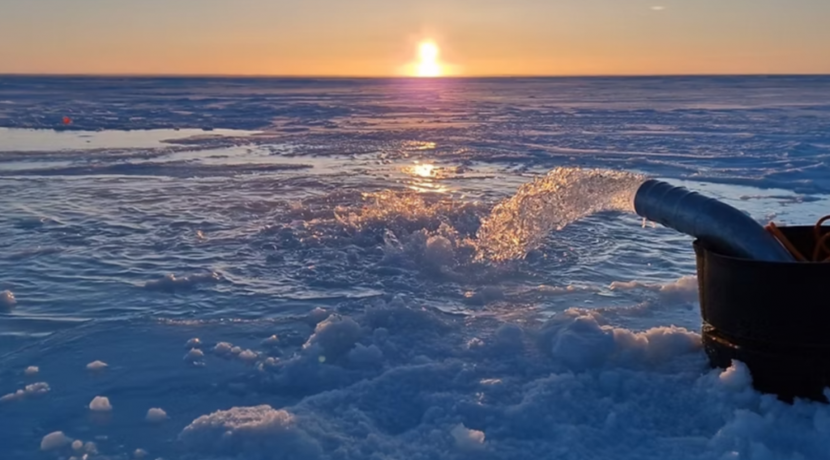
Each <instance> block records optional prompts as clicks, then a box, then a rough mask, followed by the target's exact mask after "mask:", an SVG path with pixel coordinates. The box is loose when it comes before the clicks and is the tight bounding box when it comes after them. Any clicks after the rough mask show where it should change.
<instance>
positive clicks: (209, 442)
mask: <svg viewBox="0 0 830 460" xmlns="http://www.w3.org/2000/svg"><path fill="white" fill-rule="evenodd" d="M179 439H180V440H181V441H182V442H183V443H184V445H185V446H186V447H187V448H189V449H192V450H193V451H195V452H199V453H204V454H212V455H228V456H232V457H235V458H268V459H272V460H293V459H308V460H313V459H316V458H320V457H321V455H322V448H321V447H320V444H319V443H318V442H317V441H315V440H314V439H312V438H311V437H310V436H309V435H308V434H307V433H306V432H304V431H303V430H301V429H299V428H297V424H296V421H295V417H294V415H292V414H291V413H289V412H287V411H285V410H275V409H273V408H272V407H271V406H268V405H261V406H254V407H233V408H231V409H229V410H220V411H217V412H214V413H212V414H209V415H203V416H201V417H199V418H197V419H196V420H194V421H193V422H192V423H191V424H190V425H188V426H187V427H185V428H184V430H182V432H181V434H180V435H179Z"/></svg>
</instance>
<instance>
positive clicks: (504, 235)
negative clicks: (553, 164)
mask: <svg viewBox="0 0 830 460" xmlns="http://www.w3.org/2000/svg"><path fill="white" fill-rule="evenodd" d="M645 180H646V177H645V176H642V175H638V174H632V173H628V172H621V171H610V170H603V169H581V168H556V169H554V170H552V171H550V172H549V173H547V174H546V175H545V176H543V177H540V178H537V179H535V180H534V181H532V182H529V183H527V184H524V185H522V186H521V187H520V188H519V190H518V191H517V192H516V194H515V195H514V196H513V197H511V198H509V199H507V200H505V201H503V202H501V203H499V204H498V205H496V207H495V208H493V211H492V212H491V213H490V216H489V217H487V218H486V219H485V220H484V222H483V223H482V225H481V228H480V229H479V231H478V248H477V249H478V253H477V256H476V258H477V260H490V261H496V262H499V261H506V260H510V259H517V258H521V257H524V256H525V254H527V252H528V251H530V250H532V249H534V248H535V247H538V246H539V245H540V244H541V243H542V240H543V239H544V238H545V236H546V235H547V234H548V233H550V232H551V231H552V230H561V229H562V228H564V227H565V226H566V225H568V224H570V223H571V222H574V221H576V220H578V219H581V218H583V217H586V216H588V215H591V214H594V213H597V212H601V211H629V212H633V211H634V195H635V193H636V192H637V189H638V188H639V187H640V185H641V184H642V183H643V182H644V181H645Z"/></svg>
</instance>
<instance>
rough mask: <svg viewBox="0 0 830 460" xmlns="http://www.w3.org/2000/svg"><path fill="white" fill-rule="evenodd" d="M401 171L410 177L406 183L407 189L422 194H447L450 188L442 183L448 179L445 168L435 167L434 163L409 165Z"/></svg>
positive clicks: (418, 162) (417, 162)
mask: <svg viewBox="0 0 830 460" xmlns="http://www.w3.org/2000/svg"><path fill="white" fill-rule="evenodd" d="M401 171H402V172H403V173H404V174H406V175H407V176H409V177H408V178H407V180H406V181H405V182H406V184H407V187H408V188H410V189H411V190H415V191H416V192H420V193H447V192H449V191H450V189H449V187H447V186H445V185H444V184H442V183H440V182H439V181H440V180H441V179H445V178H446V177H447V175H446V171H445V170H444V168H441V167H438V166H435V165H434V164H432V163H421V162H420V161H416V162H415V164H412V165H407V166H404V167H403V168H401Z"/></svg>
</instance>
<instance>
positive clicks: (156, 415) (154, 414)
mask: <svg viewBox="0 0 830 460" xmlns="http://www.w3.org/2000/svg"><path fill="white" fill-rule="evenodd" d="M146 420H147V421H148V422H150V423H161V422H163V421H165V420H167V412H165V411H164V410H163V409H159V408H158V407H153V408H152V409H150V410H148V411H147V417H146Z"/></svg>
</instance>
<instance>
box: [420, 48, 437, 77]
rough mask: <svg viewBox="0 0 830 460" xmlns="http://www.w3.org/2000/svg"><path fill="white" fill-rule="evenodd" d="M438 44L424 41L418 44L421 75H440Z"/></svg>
mask: <svg viewBox="0 0 830 460" xmlns="http://www.w3.org/2000/svg"><path fill="white" fill-rule="evenodd" d="M438 53H439V51H438V45H436V44H435V43H433V42H423V43H421V44H420V45H418V59H419V61H418V73H417V75H418V76H419V77H440V76H441V64H440V63H439V62H438Z"/></svg>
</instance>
